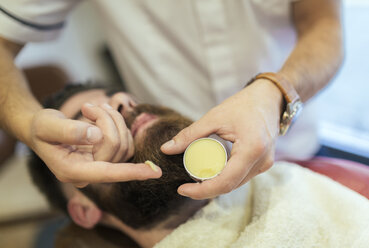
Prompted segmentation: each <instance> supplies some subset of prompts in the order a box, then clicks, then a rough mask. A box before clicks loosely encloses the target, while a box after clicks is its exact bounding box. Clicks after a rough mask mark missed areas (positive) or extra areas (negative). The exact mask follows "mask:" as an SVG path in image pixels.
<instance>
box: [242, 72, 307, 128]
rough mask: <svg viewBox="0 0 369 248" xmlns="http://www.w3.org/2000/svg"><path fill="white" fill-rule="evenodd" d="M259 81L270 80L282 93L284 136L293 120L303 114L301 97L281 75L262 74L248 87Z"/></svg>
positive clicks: (281, 126) (281, 125) (282, 126)
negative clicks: (283, 101)
mask: <svg viewBox="0 0 369 248" xmlns="http://www.w3.org/2000/svg"><path fill="white" fill-rule="evenodd" d="M257 79H267V80H269V81H270V82H272V83H274V84H275V85H276V86H277V87H278V89H279V90H280V91H281V92H282V95H283V98H284V100H285V104H284V107H283V108H284V111H282V116H281V124H280V135H284V134H285V133H286V132H287V130H288V128H289V126H290V125H291V124H292V123H293V120H294V119H296V118H297V116H298V114H299V113H300V112H301V109H302V105H303V104H302V102H301V100H300V96H299V95H298V94H297V92H296V90H295V88H294V87H293V85H292V84H290V83H289V82H288V81H287V80H286V79H285V78H284V77H283V76H281V75H279V74H276V73H273V72H265V73H260V74H258V75H256V76H255V77H254V78H253V79H252V80H251V81H250V82H249V83H248V84H247V85H250V84H251V83H253V82H254V81H256V80H257ZM247 85H246V86H247ZM246 86H245V87H246Z"/></svg>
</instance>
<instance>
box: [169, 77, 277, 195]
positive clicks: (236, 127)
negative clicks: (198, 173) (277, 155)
mask: <svg viewBox="0 0 369 248" xmlns="http://www.w3.org/2000/svg"><path fill="white" fill-rule="evenodd" d="M282 102H283V97H282V94H281V92H280V91H279V89H278V88H277V86H275V85H274V83H272V82H270V81H268V80H265V79H259V80H256V81H255V82H253V83H252V84H251V85H250V86H248V87H246V88H245V89H243V90H242V91H240V92H239V93H237V94H235V95H234V96H232V97H230V98H228V99H227V100H225V101H224V102H223V103H221V104H220V105H218V106H216V107H215V108H213V109H211V110H210V111H209V112H208V113H207V114H205V115H204V116H203V117H202V118H201V119H200V120H198V121H196V122H194V123H193V124H192V125H191V126H189V127H187V128H185V129H183V130H182V131H181V132H180V133H178V135H176V136H175V137H174V138H173V139H172V141H169V142H168V143H165V144H164V145H163V146H162V151H163V152H164V153H166V154H178V153H181V152H183V151H184V150H185V149H186V147H187V146H188V145H189V144H190V143H191V142H192V141H194V140H195V139H198V138H202V137H206V136H209V135H210V134H212V133H216V134H217V135H219V136H220V137H221V138H223V139H225V140H228V141H231V142H232V143H233V147H232V151H231V156H230V159H229V161H228V163H227V165H226V167H225V168H224V170H223V171H222V172H221V174H220V175H218V176H217V177H215V178H214V179H211V180H208V181H204V182H202V183H191V184H184V185H182V186H180V187H179V188H178V193H179V194H181V195H184V196H189V197H191V198H193V199H204V198H211V197H215V196H217V195H220V194H224V193H228V192H230V191H232V190H234V189H236V188H238V187H240V186H241V185H243V184H245V183H246V182H247V181H249V180H250V179H251V178H252V177H254V176H256V175H258V174H259V173H261V172H264V171H266V170H267V169H269V168H270V167H271V166H272V164H273V160H274V144H275V140H276V138H277V137H278V132H279V119H280V114H281V105H282Z"/></svg>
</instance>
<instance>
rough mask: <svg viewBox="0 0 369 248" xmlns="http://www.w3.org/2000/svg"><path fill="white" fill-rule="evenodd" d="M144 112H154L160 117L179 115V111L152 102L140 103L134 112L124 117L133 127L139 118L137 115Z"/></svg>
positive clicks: (127, 123)
mask: <svg viewBox="0 0 369 248" xmlns="http://www.w3.org/2000/svg"><path fill="white" fill-rule="evenodd" d="M142 113H148V114H153V115H157V116H159V117H165V116H172V115H178V113H177V112H175V111H174V110H172V109H169V108H167V107H163V106H157V105H151V104H139V105H137V106H136V107H135V108H134V109H133V111H132V112H130V113H128V114H127V116H126V117H125V118H124V120H125V122H126V125H127V127H128V128H129V129H131V127H132V124H133V122H134V121H135V119H136V118H137V116H139V115H140V114H142Z"/></svg>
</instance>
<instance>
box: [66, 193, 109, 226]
mask: <svg viewBox="0 0 369 248" xmlns="http://www.w3.org/2000/svg"><path fill="white" fill-rule="evenodd" d="M68 212H69V216H70V217H71V218H72V220H73V222H74V223H76V224H77V225H79V226H81V227H84V228H87V229H91V228H93V227H94V226H95V225H96V224H97V223H99V221H100V220H101V217H102V211H101V210H100V209H99V208H98V207H97V206H96V205H95V204H94V203H93V202H92V201H90V200H89V199H87V197H85V196H84V195H82V194H76V195H74V196H73V197H72V198H70V199H69V201H68Z"/></svg>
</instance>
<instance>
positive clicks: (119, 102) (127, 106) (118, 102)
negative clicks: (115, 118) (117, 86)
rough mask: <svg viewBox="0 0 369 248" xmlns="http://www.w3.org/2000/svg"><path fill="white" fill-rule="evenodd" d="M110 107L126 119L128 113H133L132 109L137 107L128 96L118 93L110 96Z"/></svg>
mask: <svg viewBox="0 0 369 248" xmlns="http://www.w3.org/2000/svg"><path fill="white" fill-rule="evenodd" d="M109 104H110V106H112V107H113V109H115V110H117V111H118V112H120V113H121V114H122V115H123V117H127V116H128V115H129V113H130V112H132V111H133V108H134V107H135V106H136V105H137V104H136V103H135V101H134V100H133V99H132V97H130V96H129V95H128V94H126V93H123V92H119V93H115V94H114V95H112V97H111V98H110V100H109Z"/></svg>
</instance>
